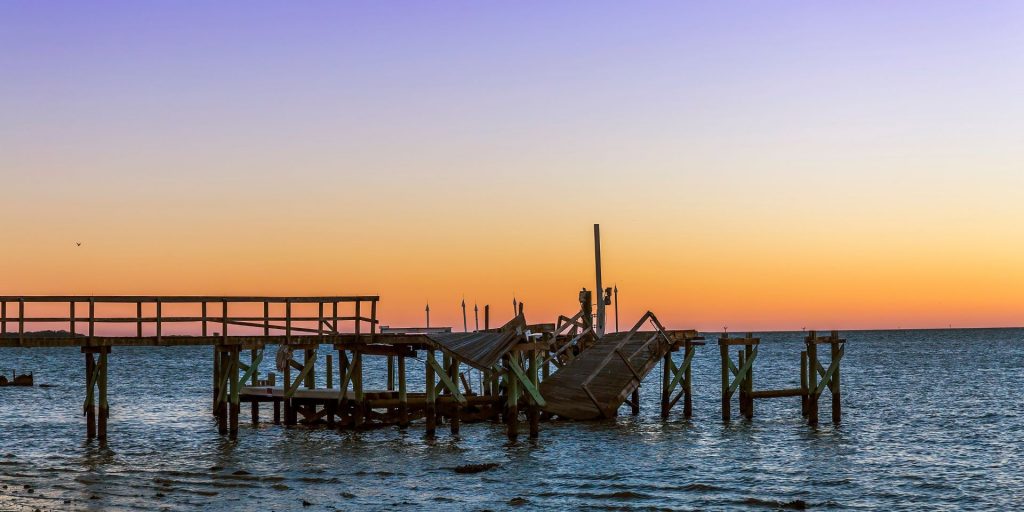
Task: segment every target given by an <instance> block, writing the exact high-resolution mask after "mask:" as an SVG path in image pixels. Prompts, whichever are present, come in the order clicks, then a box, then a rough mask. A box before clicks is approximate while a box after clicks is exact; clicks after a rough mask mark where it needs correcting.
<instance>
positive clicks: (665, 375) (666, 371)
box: [661, 351, 672, 420]
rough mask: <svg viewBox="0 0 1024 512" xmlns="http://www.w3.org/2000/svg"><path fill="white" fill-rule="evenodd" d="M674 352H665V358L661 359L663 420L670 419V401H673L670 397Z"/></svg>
mask: <svg viewBox="0 0 1024 512" xmlns="http://www.w3.org/2000/svg"><path fill="white" fill-rule="evenodd" d="M671 366H672V352H671V351H669V352H665V356H664V357H662V358H661V419H663V420H667V419H668V411H669V401H670V400H671V399H672V397H670V396H669V395H670V394H671V390H670V389H669V386H670V385H671V384H672V380H671V377H670V376H671V375H672V369H671Z"/></svg>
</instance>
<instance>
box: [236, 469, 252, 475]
mask: <svg viewBox="0 0 1024 512" xmlns="http://www.w3.org/2000/svg"><path fill="white" fill-rule="evenodd" d="M231 474H232V475H237V476H241V475H251V474H252V473H250V472H248V471H246V470H244V469H239V470H238V471H235V472H234V473H231Z"/></svg>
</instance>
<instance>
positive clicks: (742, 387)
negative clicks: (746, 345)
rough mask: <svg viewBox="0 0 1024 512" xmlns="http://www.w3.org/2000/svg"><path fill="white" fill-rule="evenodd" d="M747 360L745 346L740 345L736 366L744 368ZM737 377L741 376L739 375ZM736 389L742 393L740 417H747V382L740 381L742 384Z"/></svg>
mask: <svg viewBox="0 0 1024 512" xmlns="http://www.w3.org/2000/svg"><path fill="white" fill-rule="evenodd" d="M745 362H746V354H745V353H744V352H743V347H740V350H739V352H738V353H737V354H736V367H737V368H743V363H745ZM736 378H739V376H737V377H736ZM736 390H737V391H739V395H740V399H739V404H740V417H741V418H746V417H747V384H746V383H745V382H740V385H739V387H738V388H737V389H736Z"/></svg>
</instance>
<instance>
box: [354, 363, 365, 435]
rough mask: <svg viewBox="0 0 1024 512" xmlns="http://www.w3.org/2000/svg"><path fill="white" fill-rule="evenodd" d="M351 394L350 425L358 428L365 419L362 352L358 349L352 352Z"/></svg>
mask: <svg viewBox="0 0 1024 512" xmlns="http://www.w3.org/2000/svg"><path fill="white" fill-rule="evenodd" d="M352 394H353V395H354V397H355V414H353V417H352V425H353V426H355V427H356V428H359V427H361V426H363V421H364V420H365V419H366V400H365V399H364V397H363V353H362V352H359V351H358V350H355V351H353V352H352Z"/></svg>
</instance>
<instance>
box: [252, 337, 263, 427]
mask: <svg viewBox="0 0 1024 512" xmlns="http://www.w3.org/2000/svg"><path fill="white" fill-rule="evenodd" d="M260 357H262V355H261V356H260ZM258 364H259V362H258V361H257V354H256V349H255V348H253V349H252V350H250V351H249V366H250V367H251V368H252V372H251V373H252V377H251V380H250V381H249V385H250V386H255V385H256V382H257V381H258V379H259V373H260V372H259V368H258ZM249 407H250V410H251V412H252V424H253V426H256V425H259V424H260V403H259V402H258V401H256V400H252V401H251V402H250V403H249Z"/></svg>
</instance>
